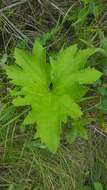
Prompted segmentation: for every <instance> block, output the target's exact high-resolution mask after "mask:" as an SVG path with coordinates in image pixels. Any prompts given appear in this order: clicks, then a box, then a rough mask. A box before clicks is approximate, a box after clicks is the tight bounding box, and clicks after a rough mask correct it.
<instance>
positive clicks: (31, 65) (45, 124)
mask: <svg viewBox="0 0 107 190" xmlns="http://www.w3.org/2000/svg"><path fill="white" fill-rule="evenodd" d="M96 51H97V49H95V48H87V49H78V47H77V45H72V46H70V47H68V48H66V49H63V48H62V49H61V50H60V51H59V53H58V54H57V56H56V57H54V58H52V57H50V61H49V62H50V63H46V50H45V49H44V48H43V47H42V45H41V44H40V43H39V41H35V43H34V46H33V51H32V52H27V51H24V50H21V49H17V48H16V49H15V59H16V64H14V65H10V66H6V72H7V75H8V78H9V79H11V80H10V82H11V83H13V84H14V85H15V88H14V89H13V90H12V92H11V95H12V96H13V97H14V100H13V104H14V105H15V106H26V105H29V106H31V110H30V111H29V113H28V115H27V116H26V118H25V120H24V124H26V125H29V124H34V123H35V124H36V135H35V137H36V138H40V139H41V142H42V143H43V144H45V146H46V147H47V148H48V149H49V150H50V151H51V152H53V153H55V152H56V150H57V148H58V145H59V142H60V135H61V130H62V129H61V124H62V123H66V122H67V117H68V116H69V117H71V118H72V119H77V118H80V117H81V116H82V111H81V108H80V106H79V105H78V102H79V101H80V100H81V98H82V97H83V96H84V95H85V93H86V92H87V88H86V87H85V86H84V85H86V84H91V83H93V82H95V81H96V80H97V79H99V77H100V76H101V72H99V71H97V70H96V69H95V68H90V67H87V65H86V64H87V60H88V58H89V57H90V56H91V55H93V54H94V53H95V52H96Z"/></svg>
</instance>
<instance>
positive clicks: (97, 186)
mask: <svg viewBox="0 0 107 190" xmlns="http://www.w3.org/2000/svg"><path fill="white" fill-rule="evenodd" d="M94 188H95V190H103V187H102V185H101V183H99V182H95V183H94Z"/></svg>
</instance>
